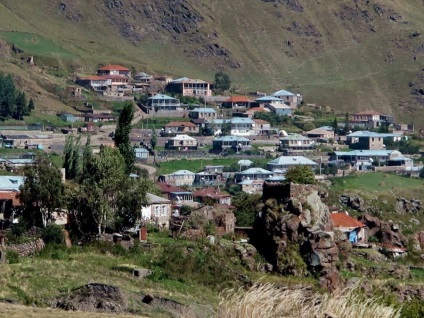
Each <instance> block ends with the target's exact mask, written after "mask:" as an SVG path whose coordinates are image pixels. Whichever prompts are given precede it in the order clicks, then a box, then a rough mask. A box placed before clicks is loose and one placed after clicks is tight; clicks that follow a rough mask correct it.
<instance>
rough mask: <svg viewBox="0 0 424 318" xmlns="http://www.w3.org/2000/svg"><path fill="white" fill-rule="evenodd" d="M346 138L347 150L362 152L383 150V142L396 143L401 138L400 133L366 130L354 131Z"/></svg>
mask: <svg viewBox="0 0 424 318" xmlns="http://www.w3.org/2000/svg"><path fill="white" fill-rule="evenodd" d="M346 137H347V144H348V145H349V148H352V149H363V150H379V149H385V146H384V141H385V140H387V139H390V140H391V141H393V142H397V141H400V140H402V138H403V137H402V133H376V132H373V131H367V130H360V131H355V132H353V133H351V134H349V135H347V136H346ZM404 138H407V137H404Z"/></svg>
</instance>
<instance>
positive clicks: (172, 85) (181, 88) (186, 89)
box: [166, 77, 212, 97]
mask: <svg viewBox="0 0 424 318" xmlns="http://www.w3.org/2000/svg"><path fill="white" fill-rule="evenodd" d="M166 89H167V91H169V92H173V93H175V94H181V95H182V96H193V97H205V96H212V90H211V83H209V82H206V81H203V80H200V79H191V78H188V77H181V78H178V79H175V80H173V81H171V82H169V83H168V85H167V87H166Z"/></svg>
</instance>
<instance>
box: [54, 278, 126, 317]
mask: <svg viewBox="0 0 424 318" xmlns="http://www.w3.org/2000/svg"><path fill="white" fill-rule="evenodd" d="M53 306H54V307H56V308H60V309H64V310H72V311H75V310H80V311H91V312H106V313H121V312H125V310H126V306H127V302H126V299H125V297H124V295H123V293H122V292H121V289H120V288H119V287H116V286H110V285H104V284H88V285H84V286H82V287H79V288H76V289H74V290H72V291H71V292H70V293H68V294H67V295H64V296H62V297H59V298H58V299H57V300H56V301H55V303H54V304H53Z"/></svg>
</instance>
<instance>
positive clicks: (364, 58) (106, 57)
mask: <svg viewBox="0 0 424 318" xmlns="http://www.w3.org/2000/svg"><path fill="white" fill-rule="evenodd" d="M423 17H424V6H423V4H422V1H419V0H389V1H381V0H370V1H366V0H357V1H353V0H344V1H325V2H324V1H306V0H298V1H293V0H276V1H261V0H233V1H224V0H213V1H209V0H208V1H206V0H201V1H193V0H189V1H182V0H174V1H165V0H156V1H152V0H149V1H142V2H141V1H140V2H134V1H125V0H121V1H114V0H105V1H94V0H87V1H82V0H74V1H70V0H61V1H56V0H54V1H41V0H33V1H30V2H28V1H16V0H1V1H0V31H1V32H0V38H3V39H5V40H7V41H8V42H11V43H15V45H16V46H18V47H19V48H21V49H23V50H24V51H25V52H26V53H28V54H33V55H35V56H37V55H39V56H40V58H42V59H43V58H46V57H47V58H49V63H51V64H54V63H56V64H59V65H60V63H68V65H72V66H73V68H74V70H76V71H77V73H80V74H82V73H89V72H92V71H94V70H95V68H96V66H97V64H98V63H109V62H113V63H123V64H125V65H127V66H130V67H135V68H136V69H137V70H140V69H142V70H144V71H148V72H154V73H166V74H170V75H187V76H192V77H202V78H205V79H209V80H212V79H213V74H214V73H215V72H216V71H217V70H219V69H224V70H225V71H226V72H228V73H229V74H230V75H231V77H232V78H233V81H234V84H235V85H236V87H238V88H240V89H242V90H245V91H256V90H262V91H266V92H268V93H270V92H272V91H273V90H276V89H280V88H283V87H284V88H288V89H292V90H295V91H299V92H301V93H303V94H304V96H305V98H306V101H307V102H317V103H321V104H324V105H329V106H332V107H334V108H336V109H339V110H342V111H354V110H365V109H375V110H380V111H383V112H389V113H393V114H395V115H397V117H398V118H399V119H400V120H405V121H414V122H415V123H416V124H418V125H420V124H421V123H424V116H423V115H421V114H420V112H418V111H417V109H419V108H420V106H422V105H421V103H422V97H420V96H419V94H418V96H413V95H411V92H412V90H413V89H415V88H418V89H419V88H422V86H424V80H423V79H422V78H423V75H424V74H423V71H422V66H423V58H424V48H423V35H421V34H420V32H416V31H420V30H424V19H423ZM31 34H33V36H32V35H31ZM420 76H421V77H420ZM410 86H411V87H410Z"/></svg>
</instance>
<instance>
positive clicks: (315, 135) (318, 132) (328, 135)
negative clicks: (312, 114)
mask: <svg viewBox="0 0 424 318" xmlns="http://www.w3.org/2000/svg"><path fill="white" fill-rule="evenodd" d="M303 135H304V136H306V137H308V138H311V139H317V140H321V141H323V140H327V141H328V140H330V139H332V140H334V130H333V129H332V127H319V128H315V129H312V130H310V131H307V132H305V133H304V134H303Z"/></svg>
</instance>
